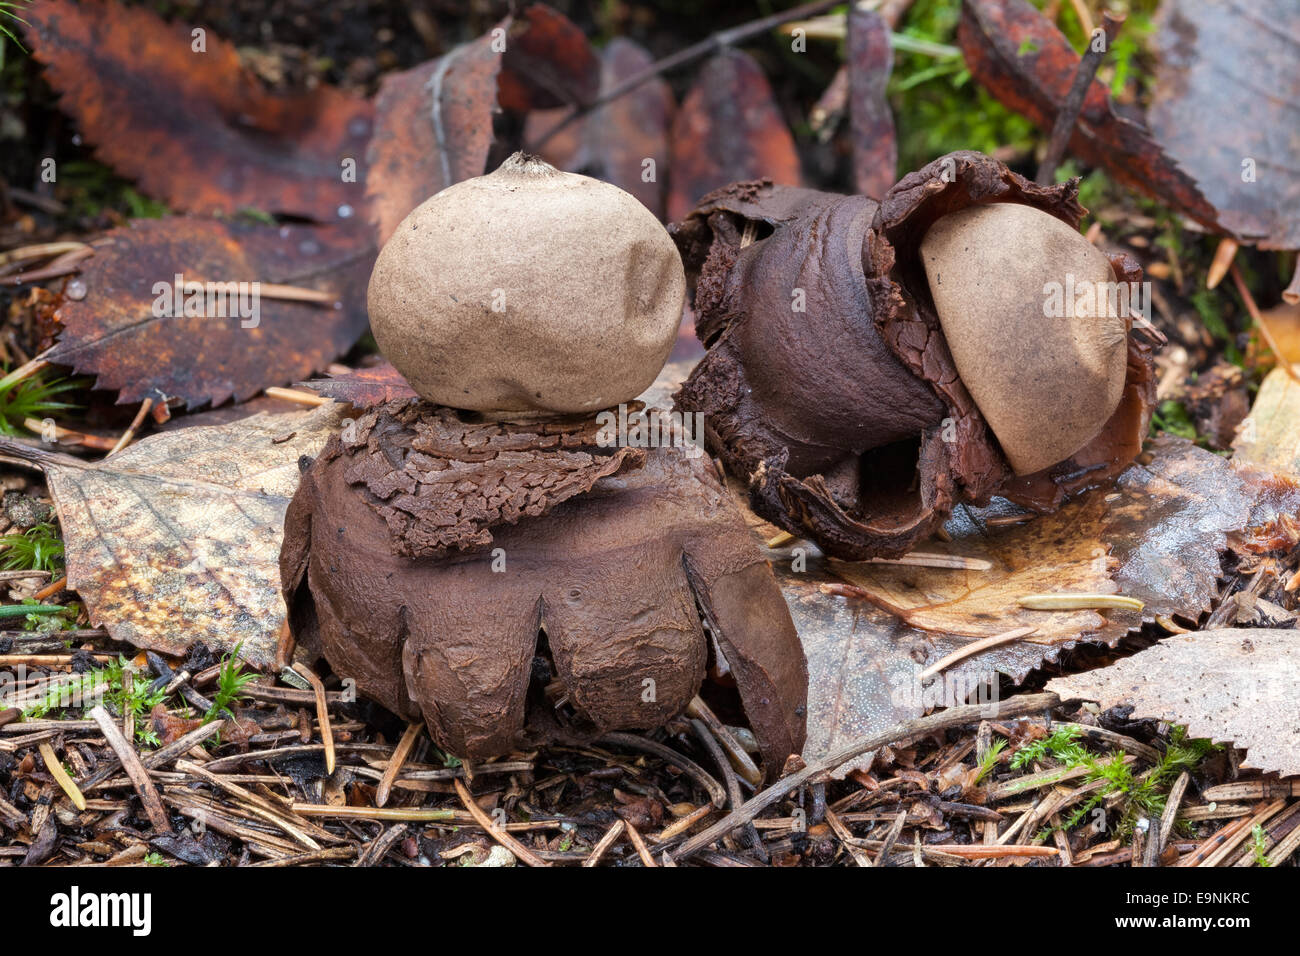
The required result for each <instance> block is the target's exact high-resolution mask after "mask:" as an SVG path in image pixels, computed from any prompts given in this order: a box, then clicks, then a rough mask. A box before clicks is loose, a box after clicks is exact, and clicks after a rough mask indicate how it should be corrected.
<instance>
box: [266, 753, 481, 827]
mask: <svg viewBox="0 0 1300 956" xmlns="http://www.w3.org/2000/svg"><path fill="white" fill-rule="evenodd" d="M255 756H257V755H255ZM289 809H290V810H292V811H293V812H294V813H296V814H298V815H299V816H302V817H352V818H354V819H358V820H389V821H400V822H406V823H439V822H446V821H450V820H455V819H456V817H457V813H456V811H455V810H435V809H434V808H432V807H335V806H331V805H330V804H327V803H291V804H290V805H289Z"/></svg>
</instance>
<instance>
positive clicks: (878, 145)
mask: <svg viewBox="0 0 1300 956" xmlns="http://www.w3.org/2000/svg"><path fill="white" fill-rule="evenodd" d="M847 62H848V69H849V103H848V105H849V134H850V140H851V142H852V147H853V185H854V188H855V189H856V190H857V191H858V192H860V193H862V194H863V195H866V196H872V197H874V198H876V199H880V198H882V197H883V196H884V195H885V193H887V192H889V188H890V187H891V186H893V185H894V183H895V182H897V181H898V175H897V167H898V139H897V136H896V135H895V131H894V114H893V113H892V112H891V111H890V108H889V99H888V98H887V97H886V95H885V88H886V87H887V86H888V85H889V75H890V73H891V72H893V69H894V51H893V49H892V48H891V47H890V45H889V27H888V26H887V25H886V23H885V21H884V19H883V18H882V17H881V16H880V14H879V13H877V12H876V11H875V10H865V9H860V8H858V7H856V6H855V7H851V8H850V10H849V17H848V51H847Z"/></svg>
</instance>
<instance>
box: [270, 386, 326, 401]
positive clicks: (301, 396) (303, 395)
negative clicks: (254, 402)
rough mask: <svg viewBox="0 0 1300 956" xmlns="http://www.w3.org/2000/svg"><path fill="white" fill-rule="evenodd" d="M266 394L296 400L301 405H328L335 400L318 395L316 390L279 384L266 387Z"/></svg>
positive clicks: (286, 399) (271, 396)
mask: <svg viewBox="0 0 1300 956" xmlns="http://www.w3.org/2000/svg"><path fill="white" fill-rule="evenodd" d="M265 394H266V395H267V396H268V397H270V398H281V399H284V400H285V401H286V402H296V403H297V404H299V405H313V406H315V405H328V404H329V403H330V402H332V401H334V399H332V398H326V397H325V396H324V395H317V394H316V393H315V392H304V391H301V390H299V389H296V388H280V387H278V386H272V387H271V388H268V389H266V390H265Z"/></svg>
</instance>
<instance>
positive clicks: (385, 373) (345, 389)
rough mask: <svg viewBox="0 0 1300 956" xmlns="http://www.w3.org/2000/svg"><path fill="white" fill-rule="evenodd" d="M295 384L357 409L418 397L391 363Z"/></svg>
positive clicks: (382, 363) (381, 363)
mask: <svg viewBox="0 0 1300 956" xmlns="http://www.w3.org/2000/svg"><path fill="white" fill-rule="evenodd" d="M298 384H299V385H300V386H301V387H303V388H310V389H312V390H313V391H315V392H316V393H317V394H318V395H324V396H325V397H326V398H332V399H334V400H335V401H339V402H347V403H348V404H350V405H353V406H355V407H357V408H369V407H370V406H372V405H383V404H384V403H385V402H391V401H394V400H396V399H399V398H417V397H418V396H417V395H416V394H415V389H413V388H411V386H410V385H409V384H408V383H407V381H406V379H405V378H403V377H402V373H401V372H399V371H398V370H397V369H395V368H393V365H392V363H391V362H380V363H378V364H377V365H372V366H370V367H369V368H355V369H352V370H351V371H348V372H344V373H340V374H338V375H334V374H331V375H330V377H329V378H318V379H312V380H311V381H310V382H299V383H298Z"/></svg>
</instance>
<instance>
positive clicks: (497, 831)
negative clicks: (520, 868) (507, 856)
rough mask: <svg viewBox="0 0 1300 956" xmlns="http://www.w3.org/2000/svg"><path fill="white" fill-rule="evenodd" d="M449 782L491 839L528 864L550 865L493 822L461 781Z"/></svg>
mask: <svg viewBox="0 0 1300 956" xmlns="http://www.w3.org/2000/svg"><path fill="white" fill-rule="evenodd" d="M451 783H452V786H453V787H455V788H456V795H457V796H458V797H460V802H461V803H463V804H464V805H465V809H466V810H468V811H469V813H470V816H472V817H473V818H474V820H475V822H476V823H478V825H479V826H481V827H482V828H483V829H484V830H486V831H487V833H488V836H490V837H492V839H494V840H496V841H497V842H498V843H500V844H501V845H502V846H503V847H505V848H506V849H507V850H509V851H510V852H511V853H513V854H514V855H515V856H517V857H519V859H521V860H523V861H524V862H525V863H527V864H528V865H529V866H550V865H551V864H550V863H548V862H546V861H545V860H543V859H542V858H541V857H539V856H538V855H537V854H536V853H534V852H533V851H532V850H530V849H528V847H526V846H524V845H523V844H522V843H520V842H519V841H518V840H516V839H515V838H514V837H512V836H511V835H510V834H509V833H507V832H506V831H505V830H503V829H501V828H499V827H498V826H497V825H496V824H495V823H493V822H492V818H491V817H490V816H488V815H487V814H486V813H485V812H484V811H483V808H482V807H480V806H479V805H478V804H477V803H475V802H474V797H473V796H472V795H471V794H470V792H469V790H468V788H466V786H465V785H464V784H463V783H461V782H460V781H459V780H453V781H452V782H451Z"/></svg>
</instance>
